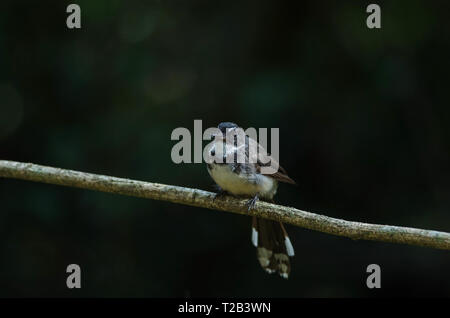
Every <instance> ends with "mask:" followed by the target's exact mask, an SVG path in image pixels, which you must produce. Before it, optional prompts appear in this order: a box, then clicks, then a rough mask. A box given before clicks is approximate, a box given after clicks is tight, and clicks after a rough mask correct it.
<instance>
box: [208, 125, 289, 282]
mask: <svg viewBox="0 0 450 318" xmlns="http://www.w3.org/2000/svg"><path fill="white" fill-rule="evenodd" d="M218 128H219V130H220V133H218V134H217V135H215V139H214V140H213V142H211V143H210V144H209V145H208V146H207V149H206V153H208V154H209V155H210V156H216V155H217V153H220V158H219V159H222V160H215V161H213V162H210V163H207V168H208V172H209V174H210V176H211V178H212V179H213V180H214V181H215V183H216V184H217V186H218V188H219V193H218V194H217V195H223V194H230V195H233V196H237V197H248V198H250V200H249V201H248V207H249V210H250V209H251V208H253V207H254V205H255V203H256V202H257V201H258V199H261V200H264V201H268V202H273V197H274V196H275V194H276V192H277V188H278V181H281V182H286V183H290V184H295V181H294V180H292V179H291V178H289V177H288V175H287V174H286V171H285V170H284V169H283V168H282V167H281V166H279V165H278V162H276V161H275V159H274V158H272V157H271V156H270V155H268V154H266V158H265V159H269V160H272V163H274V162H275V163H276V167H277V170H276V171H273V173H271V174H267V173H266V172H264V173H263V171H262V170H264V169H262V167H264V166H267V165H268V161H267V160H264V161H262V160H261V158H260V157H259V156H258V154H259V153H265V149H264V148H262V146H261V145H259V144H258V143H257V142H256V141H255V140H254V139H252V138H250V137H249V136H247V135H245V134H244V137H243V138H241V140H240V142H238V141H239V138H236V137H234V136H233V138H228V139H231V140H228V139H227V136H231V135H232V133H233V131H234V130H237V129H241V131H243V130H242V128H240V127H239V126H238V125H236V124H235V123H231V122H223V123H220V124H219V126H218ZM251 147H255V148H253V149H258V152H257V153H255V152H254V151H253V152H252V151H250V149H252V148H251ZM260 150H264V151H262V152H261V151H260ZM240 151H241V152H240ZM238 153H239V154H243V156H244V157H243V158H244V160H237V157H238ZM222 156H223V158H222ZM241 158H242V157H241ZM227 159H228V160H227ZM217 161H220V162H217ZM252 243H253V245H254V246H255V247H256V254H257V258H258V260H259V263H260V264H261V266H262V268H263V269H264V270H266V271H267V272H268V273H274V272H278V273H279V274H280V276H281V277H283V278H288V277H289V273H290V270H291V265H290V260H289V257H291V256H294V248H293V247H292V243H291V241H290V239H289V237H288V234H287V232H286V230H285V228H284V226H283V223H281V222H275V221H270V220H266V219H262V218H257V217H255V216H254V217H253V220H252Z"/></svg>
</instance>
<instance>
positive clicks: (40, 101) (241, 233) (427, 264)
mask: <svg viewBox="0 0 450 318" xmlns="http://www.w3.org/2000/svg"><path fill="white" fill-rule="evenodd" d="M69 3H70V2H69V1H56V0H55V1H2V3H1V4H0V158H1V159H9V160H17V161H25V162H33V163H38V164H44V165H50V166H56V167H61V168H68V169H74V170H81V171H87V172H94V173H100V174H107V175H114V176H119V177H128V178H133V179H139V180H146V181H153V182H160V183H166V184H174V185H180V186H187V187H196V188H200V189H207V190H208V189H209V190H211V189H212V184H213V182H212V180H211V179H210V178H209V176H208V173H207V171H206V168H205V166H204V164H180V165H176V164H174V163H173V162H172V161H171V158H170V151H171V148H172V146H173V145H174V142H173V141H171V140H170V135H171V132H172V130H173V129H175V128H177V127H187V128H189V129H193V121H194V119H201V120H203V124H204V126H203V127H204V128H207V127H211V126H216V125H217V124H218V123H219V122H221V121H235V122H237V123H239V124H240V125H241V126H243V127H257V128H259V127H268V128H270V127H279V128H280V135H281V145H280V160H281V164H282V165H283V166H284V168H286V170H287V171H288V172H289V174H290V176H291V177H292V178H293V179H295V180H296V181H297V182H298V184H299V185H298V186H297V187H292V186H289V185H285V184H282V185H281V186H280V189H279V194H278V195H277V197H276V201H277V202H278V203H280V204H285V205H291V206H295V207H297V208H300V209H303V210H307V211H313V212H318V213H322V214H325V215H328V216H332V217H337V218H343V219H347V220H355V221H362V222H370V223H379V224H393V225H403V226H410V227H418V228H425V229H434V230H442V231H450V214H449V207H450V196H449V191H450V181H449V180H450V166H449V149H450V128H449V119H450V118H449V116H450V109H449V102H448V99H449V97H448V96H449V95H448V92H449V79H448V78H449V71H450V62H449V56H450V50H449V42H450V28H449V27H448V4H447V3H446V2H444V1H388V2H384V1H377V2H376V3H378V4H380V5H381V8H382V29H381V30H370V29H368V28H367V27H366V24H365V23H366V17H367V13H366V12H365V9H366V6H367V5H368V4H369V3H370V2H365V1H181V0H180V1H140V2H138V1H106V0H104V1H99V0H95V1H87V0H86V1H76V2H75V3H78V4H79V5H80V6H81V11H82V29H81V30H69V29H67V27H66V17H67V13H66V12H65V11H66V10H65V9H66V6H67V4H69ZM288 232H289V233H290V236H291V239H292V241H293V244H294V247H295V249H296V256H295V258H294V259H293V261H292V275H291V277H290V279H289V280H288V281H285V280H282V279H280V278H279V277H277V276H273V275H272V276H270V275H268V274H266V273H265V272H264V271H263V270H262V269H261V268H260V266H259V264H258V262H257V260H256V257H255V250H254V248H253V247H252V245H251V242H250V218H248V217H244V216H239V215H234V214H230V213H222V212H215V211H209V210H205V209H199V208H192V207H187V206H182V205H175V204H171V203H167V202H159V201H151V200H144V199H136V198H131V197H124V196H117V195H111V194H104V193H97V192H90V191H84V190H78V189H73V188H63V187H57V186H52V185H45V184H39V183H31V182H25V181H17V180H11V179H1V180H0V296H64V297H66V296H100V297H104V296H120V297H122V296H123V297H131V296H144V297H147V296H151V297H165V296H286V297H305V296H312V297H329V296H333V297H335V296H364V297H366V296H412V295H414V296H449V295H450V271H449V265H450V254H449V252H448V251H440V250H433V249H427V248H421V247H412V246H403V245H395V244H387V243H379V242H368V241H352V240H350V239H347V238H341V237H335V236H331V235H326V234H323V233H319V232H314V231H309V230H305V229H301V228H294V227H292V226H288ZM71 263H76V264H79V265H80V266H81V269H82V289H81V290H68V289H67V288H66V286H65V279H66V273H65V269H66V266H67V265H68V264H71ZM372 263H376V264H379V265H380V266H381V269H382V288H381V290H369V289H368V288H367V287H366V284H365V280H366V277H367V274H366V272H365V270H366V267H367V265H369V264H372Z"/></svg>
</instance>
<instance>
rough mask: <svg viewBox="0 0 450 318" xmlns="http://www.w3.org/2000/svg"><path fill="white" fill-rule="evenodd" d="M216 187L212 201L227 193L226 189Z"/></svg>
mask: <svg viewBox="0 0 450 318" xmlns="http://www.w3.org/2000/svg"><path fill="white" fill-rule="evenodd" d="M216 187H217V193H216V195H215V196H214V198H213V201H214V200H215V199H217V198H220V197H223V196H226V195H227V191H225V190H224V189H222V188H221V187H219V186H216Z"/></svg>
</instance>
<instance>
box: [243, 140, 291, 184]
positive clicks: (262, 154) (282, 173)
mask: <svg viewBox="0 0 450 318" xmlns="http://www.w3.org/2000/svg"><path fill="white" fill-rule="evenodd" d="M246 144H247V146H246V156H247V157H248V158H249V161H250V162H251V163H255V164H256V171H257V172H258V173H262V172H261V167H269V166H270V165H271V164H272V166H278V171H276V172H275V173H270V174H269V173H262V174H263V175H266V176H269V177H271V178H273V179H275V180H278V181H280V182H286V183H290V184H296V183H295V181H294V180H292V179H291V178H290V177H289V176H288V175H287V172H286V170H284V169H283V167H282V166H280V165H279V163H278V161H276V160H275V158H273V157H272V156H270V155H269V154H268V153H267V151H266V150H265V149H264V147H263V146H261V145H260V144H258V142H256V141H255V140H254V139H252V138H250V137H247V140H246ZM252 147H253V151H250V150H249V149H251V148H252ZM255 149H257V151H255ZM258 153H259V157H258ZM261 159H263V160H261Z"/></svg>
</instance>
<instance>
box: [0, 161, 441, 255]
mask: <svg viewBox="0 0 450 318" xmlns="http://www.w3.org/2000/svg"><path fill="white" fill-rule="evenodd" d="M0 177H5V178H14V179H22V180H28V181H36V182H43V183H50V184H57V185H62V186H68V187H75V188H82V189H89V190H97V191H102V192H110V193H116V194H121V195H128V196H135V197H140V198H147V199H154V200H162V201H169V202H173V203H179V204H186V205H191V206H196V207H201V208H207V209H214V210H220V211H226V212H233V213H238V214H244V215H256V216H258V217H262V218H267V219H271V220H278V221H281V222H284V223H289V224H292V225H296V226H299V227H303V228H307V229H310V230H315V231H320V232H324V233H328V234H333V235H339V236H344V237H349V238H352V239H357V240H372V241H381V242H391V243H403V244H410V245H418V246H426V247H431V248H437V249H445V250H450V233H446V232H438V231H432V230H421V229H416V228H409V227H401V226H392V225H379V224H367V223H361V222H351V221H345V220H341V219H336V218H331V217H327V216H324V215H320V214H315V213H310V212H306V211H302V210H298V209H295V208H292V207H286V206H281V205H276V204H271V203H266V202H261V201H259V202H257V204H256V206H255V208H254V209H252V210H251V211H247V205H246V202H247V200H245V199H237V198H233V197H220V198H217V199H215V200H214V196H215V193H212V192H207V191H202V190H198V189H190V188H184V187H178V186H172V185H165V184H159V183H153V182H143V181H136V180H130V179H123V178H117V177H109V176H104V175H98V174H92V173H85V172H79V171H73V170H66V169H60V168H52V167H46V166H41V165H36V164H32V163H21V162H14V161H7V160H0ZM0 206H1V203H0Z"/></svg>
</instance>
